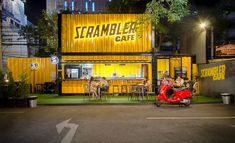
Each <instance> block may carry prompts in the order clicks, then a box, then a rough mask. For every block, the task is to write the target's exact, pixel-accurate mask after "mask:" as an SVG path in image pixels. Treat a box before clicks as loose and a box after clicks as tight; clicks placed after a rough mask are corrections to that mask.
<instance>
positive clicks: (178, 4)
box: [143, 0, 189, 51]
mask: <svg viewBox="0 0 235 143" xmlns="http://www.w3.org/2000/svg"><path fill="white" fill-rule="evenodd" d="M188 12H189V7H188V0H152V1H151V2H149V3H148V4H147V5H146V10H145V16H144V18H143V19H144V21H145V22H151V23H152V24H153V25H154V26H155V30H156V32H157V50H158V51H160V45H161V43H162V41H163V39H164V37H165V36H166V34H167V33H168V32H169V28H170V27H172V24H173V23H175V22H178V21H180V20H181V19H182V18H183V17H185V16H186V15H187V14H188Z"/></svg>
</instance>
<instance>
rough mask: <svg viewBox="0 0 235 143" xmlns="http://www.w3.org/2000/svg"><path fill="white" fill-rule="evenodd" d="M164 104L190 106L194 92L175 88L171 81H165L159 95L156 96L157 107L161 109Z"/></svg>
mask: <svg viewBox="0 0 235 143" xmlns="http://www.w3.org/2000/svg"><path fill="white" fill-rule="evenodd" d="M172 93H173V94H172ZM162 103H173V104H179V105H185V106H189V105H190V104H191V103H192V92H191V91H190V90H189V89H188V88H178V89H177V88H174V87H173V83H172V82H171V81H163V82H162V83H161V85H160V91H159V94H158V96H156V105H157V107H160V106H161V104H162Z"/></svg>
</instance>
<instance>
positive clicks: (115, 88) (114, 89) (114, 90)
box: [113, 84, 119, 96]
mask: <svg viewBox="0 0 235 143" xmlns="http://www.w3.org/2000/svg"><path fill="white" fill-rule="evenodd" d="M116 91H117V92H116ZM115 94H119V86H118V85H116V84H114V85H113V96H115Z"/></svg>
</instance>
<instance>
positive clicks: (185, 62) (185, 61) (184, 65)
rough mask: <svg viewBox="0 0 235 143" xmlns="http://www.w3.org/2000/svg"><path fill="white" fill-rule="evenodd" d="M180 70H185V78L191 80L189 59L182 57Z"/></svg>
mask: <svg viewBox="0 0 235 143" xmlns="http://www.w3.org/2000/svg"><path fill="white" fill-rule="evenodd" d="M182 68H183V69H184V68H185V69H186V70H187V78H188V79H190V80H191V69H192V66H191V57H182Z"/></svg>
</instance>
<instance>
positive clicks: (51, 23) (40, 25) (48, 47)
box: [19, 10, 58, 56]
mask: <svg viewBox="0 0 235 143" xmlns="http://www.w3.org/2000/svg"><path fill="white" fill-rule="evenodd" d="M57 19H58V16H57V13H56V12H54V13H52V14H48V13H47V12H46V11H44V10H43V11H42V16H41V17H40V18H39V20H38V22H37V24H36V25H35V26H31V25H26V26H22V27H21V29H20V31H19V34H20V35H21V36H23V38H25V39H26V40H27V41H28V43H29V44H35V43H36V44H39V51H38V53H36V56H48V55H50V54H53V52H54V51H56V49H57V48H58V26H57ZM38 41H39V43H37V42H38Z"/></svg>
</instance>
